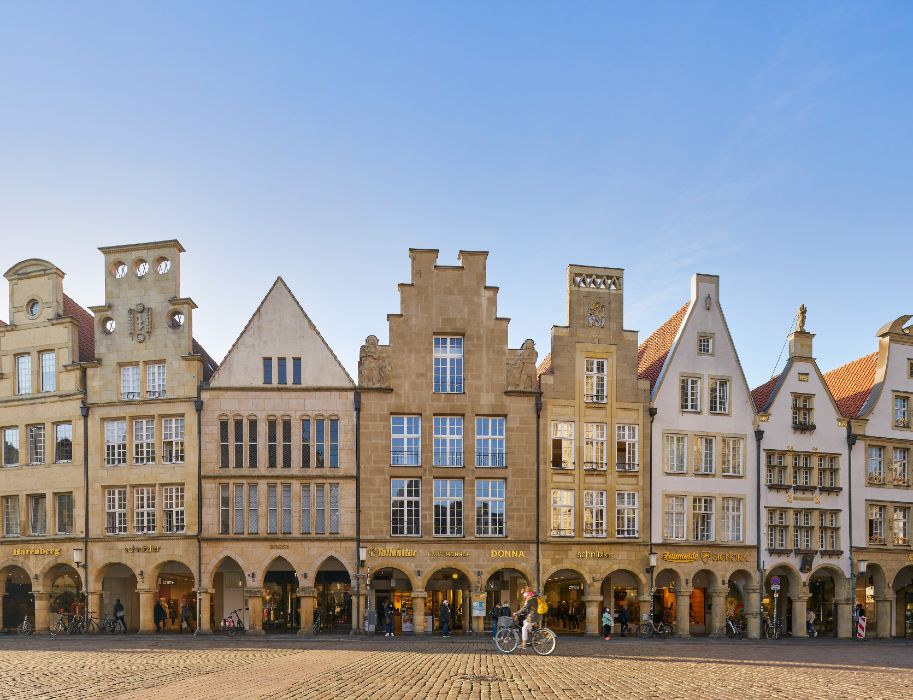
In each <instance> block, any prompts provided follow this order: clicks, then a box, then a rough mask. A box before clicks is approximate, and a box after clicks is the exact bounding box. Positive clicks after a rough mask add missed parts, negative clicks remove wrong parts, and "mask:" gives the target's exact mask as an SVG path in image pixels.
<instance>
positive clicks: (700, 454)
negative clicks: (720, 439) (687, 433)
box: [694, 435, 716, 474]
mask: <svg viewBox="0 0 913 700" xmlns="http://www.w3.org/2000/svg"><path fill="white" fill-rule="evenodd" d="M708 446H709V447H710V449H709V450H708V449H707V448H708ZM695 448H696V449H695V451H694V456H695V464H694V473H695V474H715V473H716V436H715V435H697V436H695Z"/></svg>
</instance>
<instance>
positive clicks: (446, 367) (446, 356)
mask: <svg viewBox="0 0 913 700" xmlns="http://www.w3.org/2000/svg"><path fill="white" fill-rule="evenodd" d="M432 349H433V364H432V368H433V371H432V380H433V381H432V393H434V394H462V393H464V379H465V378H464V374H463V371H464V365H463V358H464V353H465V338H464V337H463V336H461V335H435V336H434V339H433V343H432Z"/></svg>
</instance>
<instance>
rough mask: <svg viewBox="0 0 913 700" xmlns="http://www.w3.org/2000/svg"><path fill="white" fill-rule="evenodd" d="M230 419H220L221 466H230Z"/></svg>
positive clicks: (221, 467) (225, 467) (224, 467)
mask: <svg viewBox="0 0 913 700" xmlns="http://www.w3.org/2000/svg"><path fill="white" fill-rule="evenodd" d="M228 455H229V447H228V421H227V420H225V419H222V420H220V421H219V468H220V469H227V468H228Z"/></svg>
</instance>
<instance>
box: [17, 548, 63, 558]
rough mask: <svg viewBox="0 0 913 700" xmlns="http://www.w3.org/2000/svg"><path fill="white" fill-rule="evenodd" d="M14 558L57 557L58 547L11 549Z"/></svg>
mask: <svg viewBox="0 0 913 700" xmlns="http://www.w3.org/2000/svg"><path fill="white" fill-rule="evenodd" d="M13 556H14V557H31V556H40V557H59V556H60V547H13Z"/></svg>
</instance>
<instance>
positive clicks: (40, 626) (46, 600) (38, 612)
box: [32, 591, 51, 633]
mask: <svg viewBox="0 0 913 700" xmlns="http://www.w3.org/2000/svg"><path fill="white" fill-rule="evenodd" d="M32 596H33V597H34V598H35V619H34V621H33V622H34V623H35V632H37V633H43V632H47V631H48V630H49V629H51V610H50V604H51V603H50V594H48V593H44V592H43V591H32Z"/></svg>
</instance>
